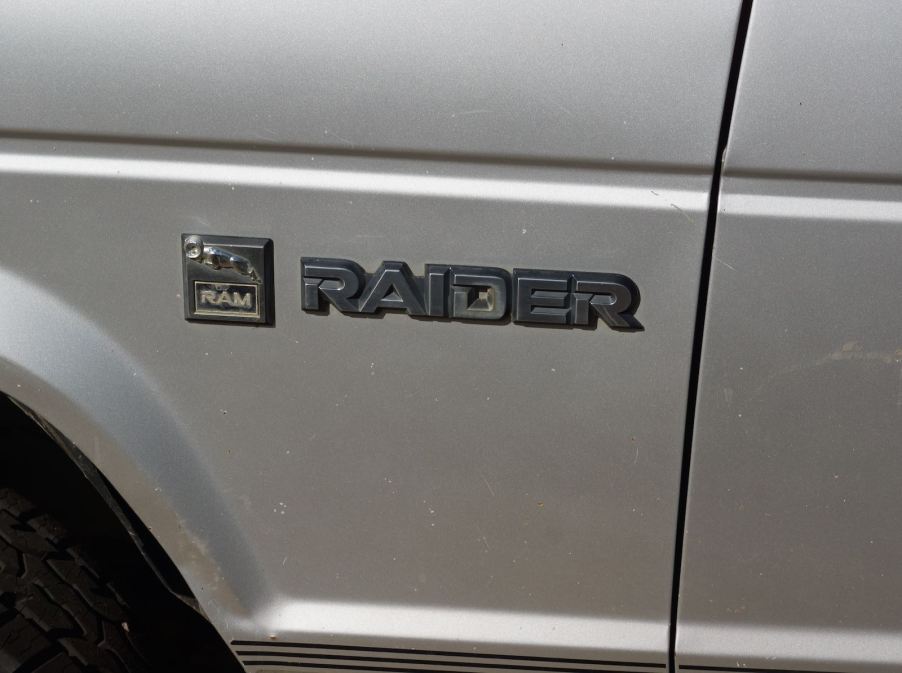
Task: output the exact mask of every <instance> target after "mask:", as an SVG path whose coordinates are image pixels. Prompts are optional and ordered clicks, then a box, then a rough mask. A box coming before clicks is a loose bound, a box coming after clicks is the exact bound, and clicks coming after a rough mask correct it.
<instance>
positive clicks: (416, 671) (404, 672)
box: [241, 660, 635, 673]
mask: <svg viewBox="0 0 902 673" xmlns="http://www.w3.org/2000/svg"><path fill="white" fill-rule="evenodd" d="M241 663H242V664H244V666H270V667H273V666H277V667H291V668H325V669H329V670H333V669H339V670H345V671H372V672H378V673H384V672H385V671H392V672H394V673H435V672H434V671H433V670H431V669H428V668H379V667H378V666H342V665H341V664H310V663H307V662H304V661H272V660H269V661H242V662H241ZM621 665H622V664H621ZM450 673H466V672H465V671H455V670H451V671H450ZM603 673H635V671H632V670H627V669H620V670H617V669H613V668H609V669H607V670H605V671H604V672H603Z"/></svg>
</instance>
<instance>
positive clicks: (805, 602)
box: [677, 0, 902, 673]
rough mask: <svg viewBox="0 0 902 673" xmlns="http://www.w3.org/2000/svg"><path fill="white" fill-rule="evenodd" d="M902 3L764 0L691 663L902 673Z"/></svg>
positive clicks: (704, 449)
mask: <svg viewBox="0 0 902 673" xmlns="http://www.w3.org/2000/svg"><path fill="white" fill-rule="evenodd" d="M899 9H900V8H899V5H898V4H892V3H867V4H865V3H860V4H859V3H840V2H821V3H786V2H778V1H768V0H755V3H754V7H753V10H752V21H751V25H750V31H749V36H748V42H747V44H746V49H745V57H744V62H743V65H742V74H741V77H740V85H739V90H738V96H737V101H736V107H735V111H734V119H733V125H732V128H733V133H732V135H731V137H730V142H729V145H728V152H727V158H726V165H725V169H724V180H723V182H722V185H721V197H720V212H719V213H718V219H717V229H716V239H715V246H714V264H713V268H712V274H711V286H710V295H709V304H708V312H707V319H706V329H705V335H704V346H703V357H702V368H701V379H700V390H699V398H698V399H699V402H698V413H697V423H696V428H695V443H694V446H693V451H692V468H691V479H690V487H689V502H688V517H687V522H686V537H685V549H684V551H685V553H684V558H683V573H682V584H681V589H680V603H679V605H680V613H679V622H678V632H677V634H678V639H677V660H678V662H679V664H680V665H686V664H694V665H709V666H723V667H725V668H733V667H737V666H746V667H752V668H754V667H759V668H775V669H799V670H818V671H845V672H847V673H865V672H872V671H873V672H876V671H898V670H900V669H902V604H900V598H899V597H900V596H902V526H900V521H902V498H900V493H902V439H900V438H902V294H900V287H902V264H900V251H902V196H900V191H899V186H898V185H899V183H900V182H902V160H900V155H899V151H898V150H899V144H898V143H899V137H900V135H899V129H900V125H899V121H900V107H899V96H898V94H899V91H898V86H897V84H898V81H899V75H900V72H899V68H900V63H902V47H900V42H899V40H898V35H899V34H900V31H902V13H900V12H899ZM788 63H791V64H792V67H787V64H788ZM828 64H829V65H828ZM890 83H893V84H892V85H891V86H890ZM752 174H754V175H755V176H756V177H752ZM799 176H804V177H806V178H807V179H796V178H798V177H799Z"/></svg>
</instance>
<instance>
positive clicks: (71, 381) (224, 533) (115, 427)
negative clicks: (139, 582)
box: [0, 269, 267, 626]
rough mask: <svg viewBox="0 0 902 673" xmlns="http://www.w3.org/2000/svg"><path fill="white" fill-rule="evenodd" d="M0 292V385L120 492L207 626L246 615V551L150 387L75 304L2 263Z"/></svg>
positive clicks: (253, 595)
mask: <svg viewBox="0 0 902 673" xmlns="http://www.w3.org/2000/svg"><path fill="white" fill-rule="evenodd" d="M0 287H2V288H3V290H4V300H3V302H0V390H2V391H4V392H6V393H7V394H9V395H10V397H12V398H13V399H14V400H16V401H17V403H18V404H20V406H25V407H27V410H28V411H29V412H32V413H33V414H37V415H38V416H40V419H41V420H40V421H39V423H40V424H41V425H44V426H45V429H46V424H47V423H49V424H52V427H53V428H55V430H56V433H58V434H62V435H63V436H64V437H65V438H66V439H67V440H68V441H69V442H71V443H72V444H73V445H74V446H75V447H77V448H78V449H79V451H80V453H81V454H83V456H84V457H85V458H86V459H87V460H88V461H90V464H91V465H93V467H94V468H96V470H97V471H98V472H99V473H100V474H102V475H103V477H105V478H106V479H107V480H108V481H109V482H110V484H111V485H112V486H113V488H114V489H115V490H116V491H117V492H118V493H119V494H121V496H122V498H123V499H124V500H125V502H126V503H127V504H128V505H129V506H130V507H131V509H132V510H133V511H134V512H135V514H136V515H137V516H138V518H139V519H140V520H141V521H142V522H143V523H144V525H145V526H146V527H147V529H148V530H149V531H150V532H151V533H152V535H153V536H154V538H155V539H156V540H157V542H159V544H160V546H161V547H162V548H163V550H164V551H165V552H166V554H167V555H168V556H169V557H170V559H171V560H172V561H173V563H174V564H175V566H176V567H177V568H178V570H179V571H180V572H181V574H182V576H183V577H184V579H185V581H186V583H187V584H188V587H189V588H190V589H191V591H192V592H193V593H194V595H195V596H196V597H197V598H198V600H199V603H200V607H201V608H202V609H203V611H204V612H205V613H206V614H207V616H208V617H209V618H210V620H211V621H212V622H213V624H214V626H219V625H221V624H222V623H224V621H225V620H230V621H236V620H241V619H245V618H247V616H248V615H249V614H250V613H251V611H252V610H253V607H254V604H255V603H257V602H258V601H261V600H266V598H267V592H266V590H265V588H264V587H263V583H262V581H261V578H260V573H259V571H258V568H257V564H256V563H255V561H254V558H253V557H252V555H251V554H250V552H248V551H247V550H249V549H250V548H251V547H250V545H248V544H247V543H246V542H245V541H244V539H243V537H244V536H243V535H242V533H241V531H240V530H239V528H238V527H237V525H236V523H235V521H234V519H233V517H232V516H231V515H230V510H229V505H228V503H227V502H225V500H224V498H223V497H222V494H221V493H220V492H218V491H217V489H216V488H215V487H214V484H213V483H212V481H211V479H210V478H209V476H207V472H206V471H205V469H204V466H203V464H202V461H201V459H200V458H199V455H198V453H197V451H196V449H195V447H193V446H192V444H191V441H190V440H189V438H188V436H187V434H186V433H184V432H183V431H182V430H181V428H180V422H179V419H178V418H177V417H176V416H175V414H174V413H172V411H171V410H170V409H168V408H167V407H166V406H165V405H164V404H163V403H162V402H161V401H160V400H163V399H165V395H164V394H162V391H161V390H160V389H159V386H158V385H157V384H156V383H155V381H154V380H153V379H152V378H151V377H150V376H149V374H148V373H147V372H146V371H143V370H142V369H141V367H140V366H139V365H138V363H137V362H136V361H135V359H134V358H133V357H131V356H130V355H129V353H128V352H126V351H125V350H124V349H123V348H122V347H121V345H120V344H118V343H116V342H115V340H114V339H112V338H111V336H110V335H108V334H106V333H105V332H104V331H102V330H101V329H99V328H98V327H97V326H96V325H95V324H93V323H92V322H91V321H90V320H89V319H88V318H87V317H86V316H84V315H82V314H81V313H79V312H78V310H77V309H76V308H74V307H72V306H70V305H67V304H65V303H64V302H62V301H61V300H60V299H58V298H57V297H55V296H54V295H52V294H50V293H49V292H47V291H46V290H45V289H43V288H40V287H38V286H36V285H34V284H31V283H28V282H26V281H24V280H23V279H22V278H21V277H19V276H16V275H14V274H11V273H9V272H8V271H5V270H3V269H0ZM55 439H58V440H59V438H58V437H55ZM201 503H203V506H202V507H201V506H200V504H201ZM235 578H240V580H241V581H240V583H239V582H237V581H235V582H234V583H233V582H232V581H230V579H232V580H234V579H235Z"/></svg>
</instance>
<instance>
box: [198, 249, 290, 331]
mask: <svg viewBox="0 0 902 673" xmlns="http://www.w3.org/2000/svg"><path fill="white" fill-rule="evenodd" d="M182 278H183V281H184V283H183V285H184V295H183V296H184V298H185V319H186V320H205V321H213V322H243V323H252V324H258V325H271V324H272V322H273V317H274V316H273V313H274V311H273V283H272V241H271V240H269V239H268V238H243V237H238V236H208V235H206V234H182Z"/></svg>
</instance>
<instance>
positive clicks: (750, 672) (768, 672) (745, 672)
mask: <svg viewBox="0 0 902 673" xmlns="http://www.w3.org/2000/svg"><path fill="white" fill-rule="evenodd" d="M680 670H681V671H714V672H715V673H732V672H733V671H741V673H839V672H838V671H832V672H828V671H811V670H807V671H803V670H800V669H789V668H745V667H738V668H729V667H724V666H692V665H682V666H680Z"/></svg>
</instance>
